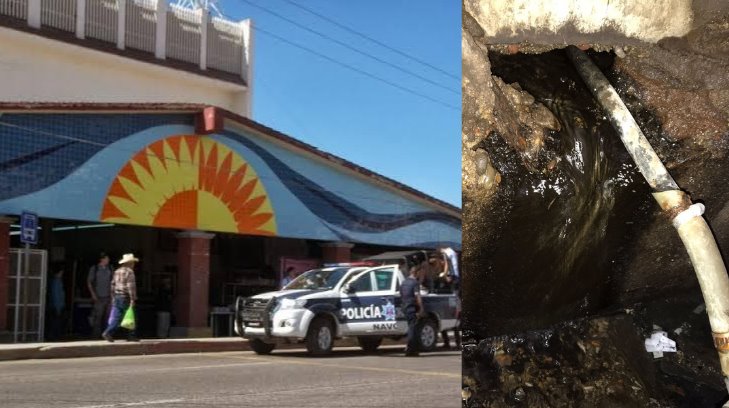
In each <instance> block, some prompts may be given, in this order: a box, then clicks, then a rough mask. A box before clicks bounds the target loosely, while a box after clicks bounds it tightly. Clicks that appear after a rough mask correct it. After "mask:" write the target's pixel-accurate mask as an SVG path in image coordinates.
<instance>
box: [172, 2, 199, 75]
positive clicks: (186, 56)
mask: <svg viewBox="0 0 729 408" xmlns="http://www.w3.org/2000/svg"><path fill="white" fill-rule="evenodd" d="M201 20H202V13H200V12H198V11H194V10H189V9H185V8H182V7H177V6H175V5H171V6H170V8H169V11H168V12H167V58H172V59H176V60H180V61H187V62H192V63H195V64H197V63H199V62H200V39H201V37H202V30H201V28H202V24H201Z"/></svg>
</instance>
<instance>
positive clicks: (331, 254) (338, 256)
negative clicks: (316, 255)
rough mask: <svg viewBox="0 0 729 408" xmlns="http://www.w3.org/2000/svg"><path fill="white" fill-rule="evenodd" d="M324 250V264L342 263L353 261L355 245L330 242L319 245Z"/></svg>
mask: <svg viewBox="0 0 729 408" xmlns="http://www.w3.org/2000/svg"><path fill="white" fill-rule="evenodd" d="M319 245H320V246H321V249H322V261H323V262H324V263H341V262H351V261H352V248H353V247H354V244H350V243H347V242H328V243H326V244H319Z"/></svg>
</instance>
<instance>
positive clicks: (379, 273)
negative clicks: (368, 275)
mask: <svg viewBox="0 0 729 408" xmlns="http://www.w3.org/2000/svg"><path fill="white" fill-rule="evenodd" d="M394 272H395V271H393V270H392V269H378V270H376V271H374V273H375V282H376V284H377V290H390V288H392V277H393V276H394Z"/></svg>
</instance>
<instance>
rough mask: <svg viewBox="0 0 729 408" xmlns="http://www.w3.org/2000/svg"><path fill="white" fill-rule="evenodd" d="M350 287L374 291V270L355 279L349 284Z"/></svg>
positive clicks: (363, 290) (361, 290) (357, 290)
mask: <svg viewBox="0 0 729 408" xmlns="http://www.w3.org/2000/svg"><path fill="white" fill-rule="evenodd" d="M349 287H350V288H352V289H354V291H355V293H357V292H371V291H372V272H369V273H366V274H364V275H362V276H360V277H359V278H357V279H355V280H354V281H353V282H352V283H350V284H349Z"/></svg>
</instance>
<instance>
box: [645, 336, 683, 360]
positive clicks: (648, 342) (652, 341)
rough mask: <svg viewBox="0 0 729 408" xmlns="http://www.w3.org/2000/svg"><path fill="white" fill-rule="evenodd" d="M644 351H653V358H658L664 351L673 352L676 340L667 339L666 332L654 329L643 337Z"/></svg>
mask: <svg viewBox="0 0 729 408" xmlns="http://www.w3.org/2000/svg"><path fill="white" fill-rule="evenodd" d="M645 351H647V352H649V353H653V357H654V358H660V357H663V353H664V352H669V353H675V352H676V342H675V341H673V340H671V339H669V338H668V334H667V333H666V332H664V331H655V332H653V334H651V336H650V337H649V338H647V339H645Z"/></svg>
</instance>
